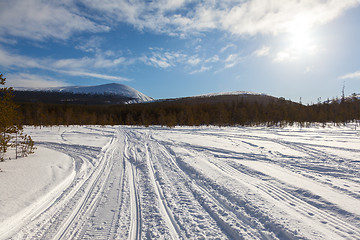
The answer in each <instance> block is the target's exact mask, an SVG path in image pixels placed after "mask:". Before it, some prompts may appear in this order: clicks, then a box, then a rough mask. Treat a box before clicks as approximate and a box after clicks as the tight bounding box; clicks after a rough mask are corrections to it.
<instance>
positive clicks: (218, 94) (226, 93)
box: [196, 91, 268, 97]
mask: <svg viewBox="0 0 360 240" xmlns="http://www.w3.org/2000/svg"><path fill="white" fill-rule="evenodd" d="M231 95H261V96H268V95H267V94H264V93H255V92H248V91H233V92H219V93H208V94H203V95H199V96H196V97H215V96H231Z"/></svg>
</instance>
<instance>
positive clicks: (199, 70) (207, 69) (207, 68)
mask: <svg viewBox="0 0 360 240" xmlns="http://www.w3.org/2000/svg"><path fill="white" fill-rule="evenodd" d="M211 69H212V67H211V66H209V67H207V66H202V67H201V68H200V69H198V70H194V71H192V72H190V73H189V74H195V73H201V72H206V71H209V70H211Z"/></svg>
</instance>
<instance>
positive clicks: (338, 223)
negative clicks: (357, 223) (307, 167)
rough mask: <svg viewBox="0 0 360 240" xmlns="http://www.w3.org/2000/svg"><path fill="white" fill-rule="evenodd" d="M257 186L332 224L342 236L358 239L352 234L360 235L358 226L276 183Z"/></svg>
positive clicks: (317, 219)
mask: <svg viewBox="0 0 360 240" xmlns="http://www.w3.org/2000/svg"><path fill="white" fill-rule="evenodd" d="M256 186H257V187H258V188H259V189H261V190H262V191H263V192H266V193H267V194H269V195H270V196H272V197H273V198H274V199H277V200H278V201H280V202H284V203H285V204H286V205H290V206H291V208H293V209H294V210H295V211H297V212H299V213H300V214H302V215H304V216H306V217H308V218H309V217H310V218H313V219H316V221H318V222H320V223H322V224H327V226H330V228H331V230H332V231H334V232H336V233H338V234H339V235H340V236H342V237H346V238H348V239H357V237H356V236H352V235H353V234H356V235H357V236H359V235H360V231H359V229H358V228H356V227H354V226H351V225H350V224H349V223H346V222H344V221H342V220H341V219H339V218H337V217H335V216H332V215H331V214H329V213H327V212H325V211H322V210H321V209H319V208H317V207H314V206H312V205H311V204H309V203H307V202H305V201H303V200H301V199H299V198H298V197H296V196H295V195H292V194H290V193H288V192H286V191H285V190H283V189H281V188H279V187H278V186H276V185H272V184H269V183H265V182H263V183H261V184H257V185H256ZM327 228H329V227H327Z"/></svg>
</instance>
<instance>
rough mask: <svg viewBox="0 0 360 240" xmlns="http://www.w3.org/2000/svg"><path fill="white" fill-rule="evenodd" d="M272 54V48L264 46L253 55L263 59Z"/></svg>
mask: <svg viewBox="0 0 360 240" xmlns="http://www.w3.org/2000/svg"><path fill="white" fill-rule="evenodd" d="M269 53H270V47H268V46H262V47H261V48H259V49H257V50H255V51H254V52H253V54H254V55H255V56H257V57H263V56H267V55H269Z"/></svg>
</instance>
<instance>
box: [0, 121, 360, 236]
mask: <svg viewBox="0 0 360 240" xmlns="http://www.w3.org/2000/svg"><path fill="white" fill-rule="evenodd" d="M26 133H28V134H30V135H31V136H33V138H34V139H35V141H36V142H37V143H38V145H40V146H41V147H43V148H49V149H52V150H55V151H58V152H62V153H65V154H67V155H69V156H70V157H72V159H73V161H74V166H75V173H74V174H75V176H73V178H72V179H73V181H72V182H71V183H69V184H63V185H62V186H61V187H59V188H58V189H57V190H58V191H57V192H59V195H58V196H57V197H56V196H52V197H45V198H39V199H40V201H37V202H36V204H37V206H38V207H36V208H32V205H31V203H32V202H29V203H27V204H30V206H29V207H30V209H35V210H36V209H37V212H36V211H35V212H32V214H31V215H30V216H28V215H26V211H20V212H19V214H17V215H16V219H20V220H21V221H15V220H14V221H11V220H12V219H13V218H12V217H11V215H12V213H13V212H12V209H11V206H10V204H3V203H4V202H6V203H9V202H10V203H11V199H9V198H6V197H5V196H7V194H6V193H7V192H10V191H11V190H12V188H13V187H11V186H7V185H4V186H3V188H0V191H5V194H4V192H0V203H1V206H2V209H1V213H2V214H3V215H2V216H4V217H3V218H0V239H8V238H11V239H319V240H320V239H360V220H359V219H360V184H359V183H360V164H359V159H360V151H359V144H360V138H359V130H355V126H354V125H353V126H348V127H342V128H340V127H331V128H330V127H328V128H316V127H314V128H306V129H304V128H296V127H289V128H278V129H276V128H260V127H258V128H251V127H241V128H235V127H234V128H216V127H201V128H196V127H177V128H174V129H169V128H161V127H151V128H142V127H136V128H135V127H126V126H121V127H106V128H104V127H90V126H87V127H80V126H74V127H69V128H66V127H59V128H41V129H34V128H28V129H26ZM25 160H28V161H34V160H33V159H24V161H25ZM13 161H14V163H15V161H16V160H13ZM5 164H7V162H5ZM67 165H69V163H68V161H65V162H64V166H67ZM18 166H19V167H21V164H18ZM0 167H1V168H3V170H4V172H0V180H3V181H5V180H4V178H7V176H9V175H12V174H16V172H13V171H12V170H11V169H10V168H8V167H7V166H6V165H1V163H0ZM24 168H26V166H24ZM59 169H68V167H67V168H58V170H59ZM71 169H72V168H71ZM58 170H57V171H58ZM32 171H34V173H32V175H34V176H38V178H39V181H42V176H41V174H42V171H43V170H42V169H41V168H40V169H37V168H33V169H32ZM37 171H38V172H39V173H41V174H38V175H36V172H37ZM57 171H55V172H57ZM21 178H22V177H21V175H20V174H17V175H16V177H13V178H12V181H11V182H12V185H16V184H24V181H23V180H24V179H21ZM51 181H56V180H51ZM32 182H33V183H34V184H35V186H37V185H36V183H35V179H33V181H32ZM0 184H2V181H0ZM52 186H53V185H52ZM16 189H24V192H27V191H26V190H25V188H21V187H17V188H16ZM60 190H61V191H60ZM48 191H49V189H47V190H45V189H44V190H43V191H41V190H40V192H38V195H39V196H41V195H45V196H46V195H47V192H48ZM18 194H19V196H21V194H20V193H18ZM41 199H43V200H44V204H43V205H42V204H41V203H42V202H41ZM22 200H24V201H25V200H26V199H25V198H22V197H20V198H19V199H17V202H18V203H21V201H22ZM51 200H52V202H51ZM19 206H21V204H19ZM6 223H11V224H6Z"/></svg>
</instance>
